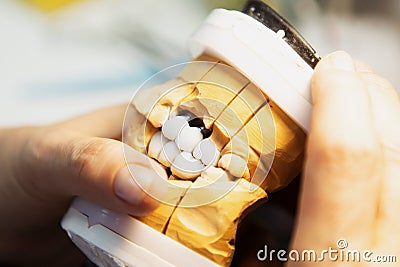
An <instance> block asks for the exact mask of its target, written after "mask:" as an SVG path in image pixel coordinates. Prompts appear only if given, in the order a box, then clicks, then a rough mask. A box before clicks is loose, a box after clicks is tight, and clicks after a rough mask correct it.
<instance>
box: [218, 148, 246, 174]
mask: <svg viewBox="0 0 400 267" xmlns="http://www.w3.org/2000/svg"><path fill="white" fill-rule="evenodd" d="M218 167H221V168H224V169H225V170H227V171H229V173H230V174H232V175H233V176H235V177H239V178H242V177H243V178H245V179H250V171H249V169H248V167H247V161H246V160H244V159H243V158H241V157H240V156H238V155H235V154H225V155H222V157H221V158H220V159H219V161H218Z"/></svg>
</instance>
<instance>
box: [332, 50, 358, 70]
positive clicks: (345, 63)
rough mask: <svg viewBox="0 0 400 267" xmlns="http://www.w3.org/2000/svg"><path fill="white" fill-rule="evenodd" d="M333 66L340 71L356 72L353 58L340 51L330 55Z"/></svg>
mask: <svg viewBox="0 0 400 267" xmlns="http://www.w3.org/2000/svg"><path fill="white" fill-rule="evenodd" d="M329 59H330V61H331V62H332V64H333V66H334V67H335V68H337V69H339V70H344V71H352V72H354V71H355V67H354V61H353V58H352V57H351V56H350V55H349V54H348V53H346V52H343V51H338V52H335V53H332V54H330V55H329Z"/></svg>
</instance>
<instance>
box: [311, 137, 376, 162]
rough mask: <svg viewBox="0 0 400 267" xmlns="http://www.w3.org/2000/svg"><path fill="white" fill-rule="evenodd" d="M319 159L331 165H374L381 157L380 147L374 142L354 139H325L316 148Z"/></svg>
mask: <svg viewBox="0 0 400 267" xmlns="http://www.w3.org/2000/svg"><path fill="white" fill-rule="evenodd" d="M313 153H315V156H316V158H317V159H320V160H322V161H325V162H327V163H331V164H338V163H343V162H344V163H357V164H363V163H364V164H366V165H370V166H372V165H374V164H375V163H376V162H377V161H378V160H379V157H380V148H379V145H378V144H377V143H376V142H374V141H373V140H371V141H368V142H360V141H357V140H354V138H349V139H347V140H346V139H342V140H335V139H324V140H323V141H322V142H319V145H318V146H314V151H313Z"/></svg>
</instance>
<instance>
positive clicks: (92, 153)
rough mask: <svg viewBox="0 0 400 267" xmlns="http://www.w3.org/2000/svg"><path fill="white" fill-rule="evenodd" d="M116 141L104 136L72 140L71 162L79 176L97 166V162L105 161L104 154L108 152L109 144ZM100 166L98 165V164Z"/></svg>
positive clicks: (70, 148) (70, 147)
mask: <svg viewBox="0 0 400 267" xmlns="http://www.w3.org/2000/svg"><path fill="white" fill-rule="evenodd" d="M112 142H116V141H114V140H107V139H102V138H90V139H83V140H71V141H70V145H68V147H69V148H68V149H69V150H70V151H69V152H67V153H68V154H69V164H70V167H71V169H72V170H74V172H75V175H76V176H77V177H81V176H82V175H85V174H86V173H88V172H89V173H90V172H91V171H92V170H93V168H95V167H96V165H97V162H102V161H104V155H107V154H108V151H109V149H110V146H109V144H110V143H112ZM97 167H98V166H97Z"/></svg>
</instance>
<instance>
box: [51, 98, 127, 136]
mask: <svg viewBox="0 0 400 267" xmlns="http://www.w3.org/2000/svg"><path fill="white" fill-rule="evenodd" d="M126 108H127V105H125V104H121V105H117V106H113V107H107V108H103V109H100V110H96V111H93V112H90V113H87V114H84V115H81V116H80V117H76V118H73V119H70V120H67V121H65V122H62V123H60V124H57V127H59V126H60V125H62V127H63V129H73V130H74V131H79V134H81V135H87V136H97V137H104V138H114V139H119V138H120V137H121V132H122V124H123V121H124V115H125V111H126Z"/></svg>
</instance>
